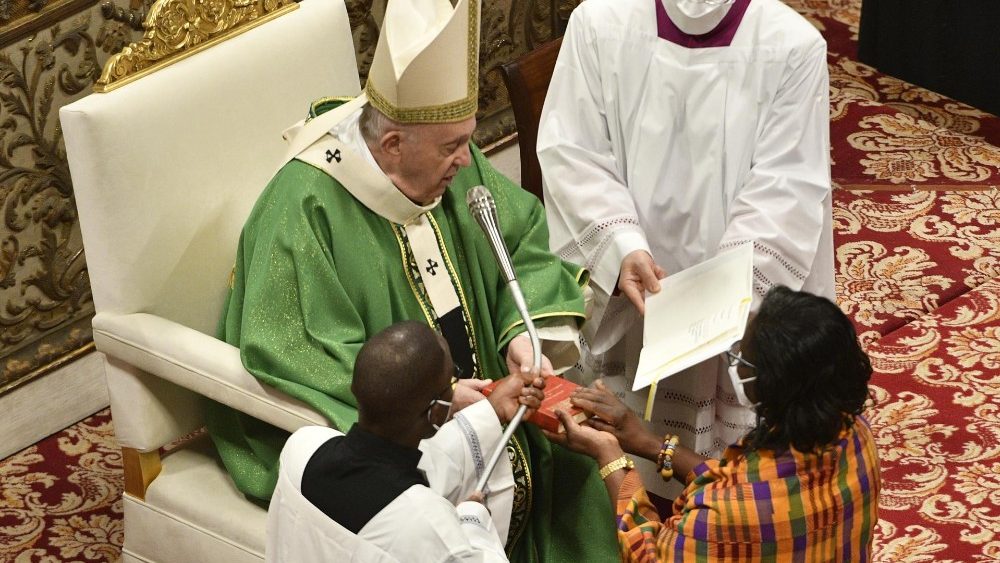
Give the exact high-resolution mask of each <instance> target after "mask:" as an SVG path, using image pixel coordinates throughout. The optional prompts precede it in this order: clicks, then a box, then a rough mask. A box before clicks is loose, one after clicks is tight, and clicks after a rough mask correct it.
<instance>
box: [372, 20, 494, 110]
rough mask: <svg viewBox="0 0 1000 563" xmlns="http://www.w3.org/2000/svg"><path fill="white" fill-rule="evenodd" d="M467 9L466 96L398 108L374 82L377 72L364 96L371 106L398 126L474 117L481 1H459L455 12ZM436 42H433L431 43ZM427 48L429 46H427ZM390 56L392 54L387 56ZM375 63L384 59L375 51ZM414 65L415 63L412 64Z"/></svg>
mask: <svg viewBox="0 0 1000 563" xmlns="http://www.w3.org/2000/svg"><path fill="white" fill-rule="evenodd" d="M463 3H465V4H466V5H467V6H468V18H466V19H467V26H468V28H467V30H466V41H467V46H466V47H467V48H466V61H465V79H466V94H465V96H464V97H462V98H459V99H457V100H452V101H446V102H444V103H441V104H435V105H427V106H420V107H399V106H397V105H393V103H392V102H391V101H389V99H388V98H386V96H385V95H383V94H382V93H381V92H380V91H379V89H378V87H377V86H376V84H375V83H376V82H377V79H373V78H374V77H375V76H376V73H372V72H369V75H368V82H367V83H366V84H365V93H366V94H367V95H368V100H369V102H370V103H371V105H372V106H374V107H375V108H376V109H378V110H379V111H381V112H382V113H383V114H385V115H386V117H388V118H389V119H392V120H393V121H396V122H398V123H454V122H456V121H463V120H466V119H469V118H470V117H474V116H475V115H476V111H478V109H479V0H459V2H458V3H457V4H456V6H455V10H456V11H457V10H460V9H461V8H462V4H463ZM382 32H383V33H391V28H390V27H389V26H388V25H386V26H385V27H384V28H383V31H382ZM432 43H433V42H432ZM379 46H380V47H382V46H384V47H383V48H384V49H385V50H387V49H388V41H385V42H384V43H383V42H381V41H380V45H379ZM425 49H426V47H425ZM384 57H391V55H388V54H386V55H384ZM375 58H376V61H374V62H373V63H372V64H373V65H375V64H379V63H380V62H381V61H379V60H378V59H381V58H382V57H379V53H378V52H376V57H375ZM411 62H412V61H411Z"/></svg>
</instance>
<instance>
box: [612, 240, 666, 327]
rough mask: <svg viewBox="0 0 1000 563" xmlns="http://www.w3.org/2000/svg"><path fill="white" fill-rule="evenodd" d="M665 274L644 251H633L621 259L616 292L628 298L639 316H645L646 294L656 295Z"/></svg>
mask: <svg viewBox="0 0 1000 563" xmlns="http://www.w3.org/2000/svg"><path fill="white" fill-rule="evenodd" d="M665 277H667V273H666V272H665V271H664V270H663V268H661V267H660V266H658V265H657V264H656V262H654V261H653V257H652V256H650V255H649V253H648V252H646V251H645V250H633V251H632V252H629V253H628V254H627V255H626V256H625V258H624V259H622V267H621V270H620V273H619V274H618V290H619V291H621V292H622V293H624V294H625V297H628V300H629V301H631V302H632V304H633V305H635V308H636V309H637V310H638V311H639V314H640V315H645V314H646V292H647V291H648V292H650V293H658V292H659V291H660V279H661V278H665Z"/></svg>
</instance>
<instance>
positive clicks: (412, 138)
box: [391, 117, 476, 205]
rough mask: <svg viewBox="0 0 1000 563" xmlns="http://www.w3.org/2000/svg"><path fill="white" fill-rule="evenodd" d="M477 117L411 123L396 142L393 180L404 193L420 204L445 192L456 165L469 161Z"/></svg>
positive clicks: (467, 163)
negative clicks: (395, 168) (470, 141)
mask: <svg viewBox="0 0 1000 563" xmlns="http://www.w3.org/2000/svg"><path fill="white" fill-rule="evenodd" d="M475 129H476V118H475V117H470V118H469V119H466V120H465V121H459V122H457V123H436V124H427V125H411V126H409V127H408V128H407V132H406V134H405V135H403V136H402V138H401V139H400V143H399V160H398V169H397V170H395V174H392V175H391V176H392V180H393V182H394V183H395V184H396V187H397V188H399V191H401V192H403V195H405V196H406V197H408V198H410V199H411V200H412V201H414V202H416V203H419V204H421V205H423V204H427V203H430V202H431V201H432V200H433V199H434V198H436V197H438V196H440V195H441V194H443V193H444V191H445V189H447V187H448V186H449V185H450V184H451V181H452V180H453V179H454V178H455V174H457V173H458V169H459V168H461V167H463V166H468V165H469V164H471V162H472V155H471V154H470V153H469V139H471V138H472V132H473V131H474V130H475Z"/></svg>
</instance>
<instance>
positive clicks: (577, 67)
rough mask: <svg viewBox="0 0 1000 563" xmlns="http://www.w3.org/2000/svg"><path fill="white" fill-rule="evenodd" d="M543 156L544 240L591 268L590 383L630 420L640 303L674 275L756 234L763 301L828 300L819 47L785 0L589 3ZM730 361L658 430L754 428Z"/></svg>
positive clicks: (696, 386)
mask: <svg viewBox="0 0 1000 563" xmlns="http://www.w3.org/2000/svg"><path fill="white" fill-rule="evenodd" d="M538 157H539V161H540V163H541V168H542V173H543V177H544V180H545V206H546V214H547V216H548V223H549V229H550V234H551V246H552V248H553V249H554V250H555V251H556V252H558V253H559V254H560V255H561V257H562V258H564V259H567V260H570V261H575V262H577V263H579V264H582V265H584V266H586V267H587V268H588V269H590V270H591V272H592V277H591V280H592V287H593V288H594V290H595V293H596V296H595V304H596V307H595V312H594V314H593V316H592V318H591V320H590V322H589V323H588V326H586V327H585V329H584V333H585V335H586V338H587V340H588V342H587V344H588V347H589V353H588V354H585V357H584V359H583V360H582V362H581V363H582V368H583V375H582V377H584V378H590V377H594V376H598V375H603V376H604V377H605V382H606V383H607V384H608V386H609V388H612V390H614V391H617V392H619V394H620V395H623V396H624V397H625V398H626V400H627V402H628V403H629V404H630V406H631V407H633V408H634V409H636V410H639V409H641V408H642V406H643V405H644V403H645V401H644V399H645V391H640V392H638V393H636V394H633V393H631V392H630V391H628V390H630V389H631V381H632V377H633V376H634V374H635V368H636V364H637V363H638V355H639V350H640V349H641V347H642V317H641V314H642V309H643V296H644V293H645V291H647V290H648V291H657V290H658V289H659V286H658V282H657V281H656V280H657V279H658V278H662V277H663V275H665V274H666V275H669V274H670V273H672V272H677V271H680V270H682V269H685V268H687V267H689V266H693V265H695V264H697V263H699V262H702V261H704V260H706V259H708V258H711V257H712V256H714V255H715V254H717V253H718V252H720V251H722V250H725V249H727V248H732V247H735V246H737V245H740V244H742V243H744V242H746V241H752V242H753V244H754V289H755V303H754V306H756V304H757V303H759V301H760V299H762V298H763V296H764V294H765V293H766V292H767V290H768V289H769V288H770V287H772V286H774V285H779V284H780V285H785V286H788V287H791V288H793V289H801V290H805V291H809V292H812V293H815V294H819V295H822V296H825V297H828V298H830V299H833V298H834V274H833V241H832V239H833V237H832V225H831V204H830V198H831V185H830V157H829V79H828V75H827V66H826V43H825V42H824V40H823V38H822V37H821V36H820V34H819V33H818V32H817V31H816V30H815V29H814V28H813V27H812V26H811V25H810V24H809V23H808V22H807V21H806V20H805V19H803V18H802V17H801V16H799V15H798V14H796V13H795V12H794V11H793V10H792V9H790V8H788V7H787V6H785V5H784V4H782V3H781V2H780V1H778V0H735V1H729V2H716V1H704V0H702V1H694V0H587V2H584V3H583V4H581V5H580V6H579V7H578V8H577V9H576V10H575V11H574V12H573V14H572V17H571V19H570V22H569V27H568V29H567V31H566V36H565V38H564V40H563V44H562V49H561V51H560V53H559V59H558V61H557V63H556V67H555V71H554V74H553V76H552V83H551V86H550V87H549V91H548V97H547V98H546V100H545V109H544V111H543V113H542V119H541V123H540V127H539V132H538ZM619 293H620V294H619ZM616 294H618V295H616ZM726 369H727V365H726V362H725V361H724V360H723V359H722V358H720V359H718V360H711V361H708V362H705V363H703V364H701V365H698V366H695V367H694V368H692V369H689V370H687V371H685V372H682V373H679V374H677V375H674V376H672V377H670V378H668V379H666V380H665V381H663V382H661V384H660V386H659V389H658V393H657V398H656V402H655V406H654V411H653V417H652V423H653V424H654V426H655V427H657V428H658V429H659V430H662V431H663V432H664V433H666V432H670V433H673V434H679V435H680V440H681V442H687V443H691V444H694V445H695V449H696V450H697V451H698V452H699V453H701V454H702V455H717V453H718V452H719V450H721V449H722V448H723V447H725V446H726V445H728V444H730V443H733V442H735V441H736V439H737V438H739V437H740V436H741V435H743V434H744V433H745V432H746V431H747V430H748V429H750V428H751V427H753V426H754V425H755V421H754V419H753V414H752V412H751V411H750V410H749V409H748V408H746V407H745V406H742V405H740V404H739V402H738V401H737V399H736V397H735V395H734V393H733V387H732V384H731V383H730V381H729V377H728V376H727V372H726ZM645 469H646V470H647V472H649V471H652V467H651V466H650V467H647V468H645ZM653 476H654V474H653V473H651V472H650V473H649V474H648V475H647V476H646V477H647V479H646V482H649V483H651V482H654V481H653V479H654V477H653ZM656 492H658V493H660V494H670V491H666V490H665V489H659V490H657V491H656Z"/></svg>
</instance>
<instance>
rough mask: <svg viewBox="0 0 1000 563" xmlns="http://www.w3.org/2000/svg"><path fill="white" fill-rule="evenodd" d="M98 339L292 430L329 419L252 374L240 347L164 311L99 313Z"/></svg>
mask: <svg viewBox="0 0 1000 563" xmlns="http://www.w3.org/2000/svg"><path fill="white" fill-rule="evenodd" d="M94 343H95V344H96V345H97V349H98V350H100V351H101V352H103V353H104V354H106V355H108V356H110V357H112V358H116V359H118V360H120V361H122V362H125V363H127V364H130V365H132V366H135V367H136V368H139V369H140V370H142V371H145V372H147V373H149V374H152V375H155V376H157V377H159V378H162V379H165V380H167V381H170V382H171V383H174V384H176V385H179V386H181V387H184V388H186V389H190V390H191V391H194V392H195V393H198V394H199V395H204V396H205V397H208V398H210V399H212V400H214V401H218V402H220V403H223V404H225V405H228V406H230V407H233V408H234V409H237V410H239V411H242V412H244V413H246V414H248V415H250V416H252V417H254V418H257V419H260V420H263V421H264V422H267V423H269V424H273V425H274V426H278V427H280V428H283V429H285V430H288V431H289V432H294V431H295V430H297V429H298V428H300V427H302V426H306V425H321V426H328V425H329V422H328V421H327V420H326V419H325V418H324V417H323V416H322V415H320V414H319V413H317V412H316V411H314V410H313V409H311V408H310V407H309V406H308V405H306V404H305V403H303V402H301V401H299V400H297V399H294V398H292V397H290V396H288V395H286V394H285V393H282V392H281V391H278V390H277V389H274V388H272V387H270V386H268V385H265V384H263V383H261V382H260V381H259V380H258V379H257V378H255V377H254V376H253V375H251V374H250V373H249V372H248V371H247V370H246V369H245V368H244V367H243V363H242V361H241V359H240V351H239V349H238V348H236V347H234V346H232V345H230V344H228V343H226V342H223V341H221V340H219V339H217V338H213V337H211V336H208V335H206V334H203V333H201V332H198V331H197V330H194V329H192V328H189V327H186V326H184V325H181V324H178V323H175V322H173V321H170V320H168V319H165V318H163V317H158V316H156V315H150V314H147V313H130V314H114V313H98V314H97V315H96V316H95V317H94ZM112 386H113V383H112ZM111 392H112V393H114V389H113V388H112V389H111ZM117 404H119V405H122V404H126V405H127V404H128V402H127V401H117ZM124 408H128V407H124Z"/></svg>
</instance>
